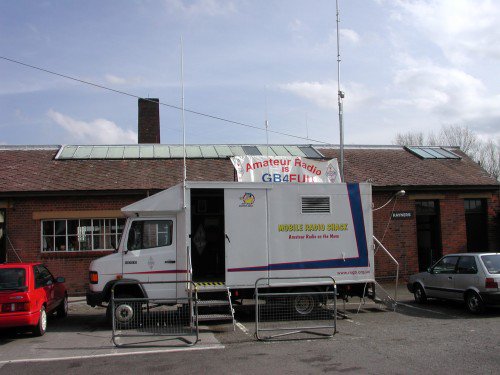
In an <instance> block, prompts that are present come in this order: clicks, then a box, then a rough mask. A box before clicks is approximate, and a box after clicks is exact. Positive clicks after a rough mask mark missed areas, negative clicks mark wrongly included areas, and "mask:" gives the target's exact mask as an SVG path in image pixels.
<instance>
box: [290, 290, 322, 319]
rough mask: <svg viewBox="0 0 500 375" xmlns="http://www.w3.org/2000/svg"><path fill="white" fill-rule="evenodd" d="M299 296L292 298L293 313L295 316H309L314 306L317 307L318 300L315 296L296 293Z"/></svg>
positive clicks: (304, 292) (305, 292)
mask: <svg viewBox="0 0 500 375" xmlns="http://www.w3.org/2000/svg"><path fill="white" fill-rule="evenodd" d="M297 292H298V293H303V294H299V295H296V296H293V297H292V308H293V312H294V313H295V314H296V315H297V316H302V317H303V316H307V315H309V314H311V313H312V312H313V311H314V309H315V308H316V306H317V305H318V300H317V298H316V296H314V295H312V294H307V291H300V290H299V291H297Z"/></svg>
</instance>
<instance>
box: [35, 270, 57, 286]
mask: <svg viewBox="0 0 500 375" xmlns="http://www.w3.org/2000/svg"><path fill="white" fill-rule="evenodd" d="M34 272H35V288H41V287H44V286H47V285H50V284H51V283H53V282H54V278H53V277H52V274H51V273H50V272H49V270H48V269H47V268H45V267H44V266H35V268H34Z"/></svg>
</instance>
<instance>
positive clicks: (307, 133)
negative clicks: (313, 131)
mask: <svg viewBox="0 0 500 375" xmlns="http://www.w3.org/2000/svg"><path fill="white" fill-rule="evenodd" d="M306 139H307V140H308V141H309V116H308V115H307V113H306Z"/></svg>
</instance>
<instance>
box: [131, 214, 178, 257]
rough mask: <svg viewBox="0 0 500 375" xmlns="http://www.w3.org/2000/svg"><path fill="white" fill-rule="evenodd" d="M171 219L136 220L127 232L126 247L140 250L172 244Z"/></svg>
mask: <svg viewBox="0 0 500 375" xmlns="http://www.w3.org/2000/svg"><path fill="white" fill-rule="evenodd" d="M172 227H173V222H172V220H136V221H134V222H133V223H132V226H131V227H130V231H129V234H128V241H127V249H128V250H140V249H151V248H153V247H161V246H170V245H171V244H172Z"/></svg>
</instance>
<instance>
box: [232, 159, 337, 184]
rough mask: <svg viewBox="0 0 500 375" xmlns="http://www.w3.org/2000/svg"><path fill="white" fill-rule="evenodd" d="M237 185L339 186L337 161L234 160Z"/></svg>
mask: <svg viewBox="0 0 500 375" xmlns="http://www.w3.org/2000/svg"><path fill="white" fill-rule="evenodd" d="M231 162H232V163H233V165H234V168H235V169H236V172H237V174H238V181H239V182H276V183H279V182H285V183H286V182H298V183H320V182H329V183H340V182H341V180H340V173H339V165H338V162H337V159H331V160H324V161H323V160H312V159H307V158H302V157H300V156H296V157H295V156H251V155H246V156H234V157H232V158H231Z"/></svg>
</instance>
